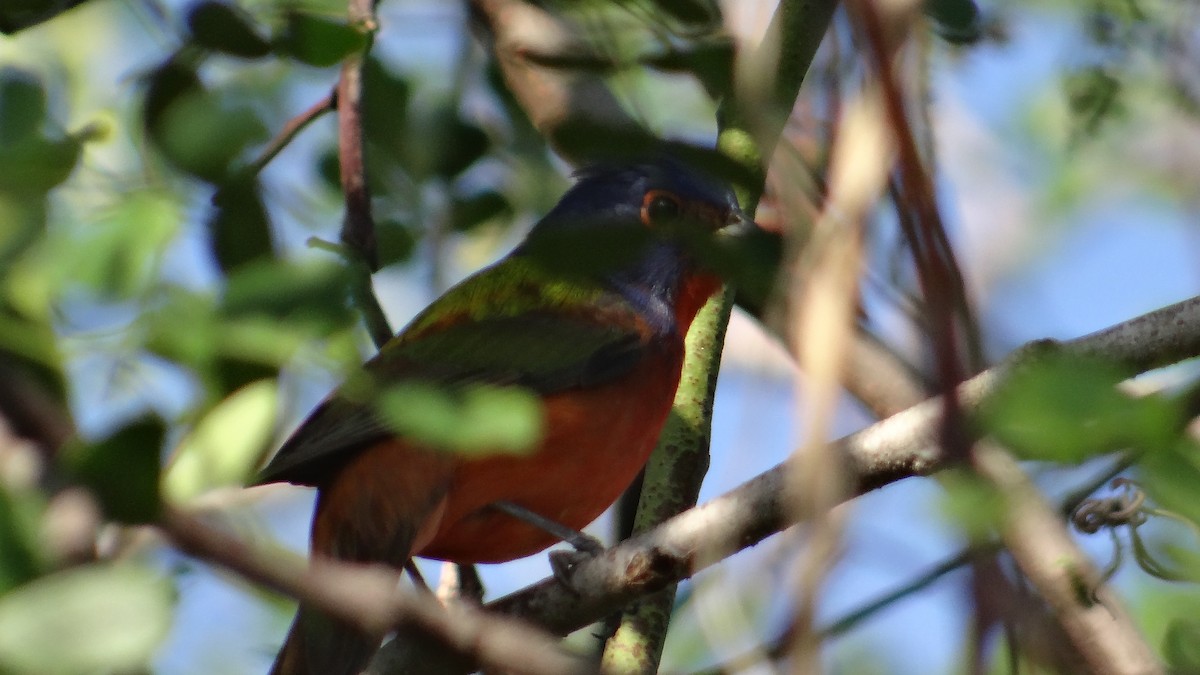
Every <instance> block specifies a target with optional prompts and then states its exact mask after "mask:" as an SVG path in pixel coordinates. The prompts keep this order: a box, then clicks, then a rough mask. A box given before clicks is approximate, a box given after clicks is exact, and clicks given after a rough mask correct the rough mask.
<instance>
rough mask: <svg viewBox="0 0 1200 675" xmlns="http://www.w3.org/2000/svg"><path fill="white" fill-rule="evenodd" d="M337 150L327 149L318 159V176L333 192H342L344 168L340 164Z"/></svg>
mask: <svg viewBox="0 0 1200 675" xmlns="http://www.w3.org/2000/svg"><path fill="white" fill-rule="evenodd" d="M339 161H340V160H339V159H338V153H337V148H335V147H334V148H327V149H326V150H324V151H322V152H321V153H320V155H319V156H318V157H317V175H319V176H320V177H321V180H322V181H324V182H325V185H326V186H327V187H329V188H330V189H331V190H336V191H338V192H341V190H342V167H341V165H340V164H339Z"/></svg>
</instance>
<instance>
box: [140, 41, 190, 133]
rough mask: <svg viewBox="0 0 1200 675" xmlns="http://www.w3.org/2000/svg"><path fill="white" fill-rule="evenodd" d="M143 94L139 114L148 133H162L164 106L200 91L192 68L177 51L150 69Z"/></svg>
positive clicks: (166, 107) (165, 109)
mask: <svg viewBox="0 0 1200 675" xmlns="http://www.w3.org/2000/svg"><path fill="white" fill-rule="evenodd" d="M148 79H149V83H148V85H147V87H146V98H145V100H144V101H143V102H142V118H143V120H144V122H145V125H146V130H147V131H148V132H150V134H151V136H152V137H156V136H158V135H160V134H161V133H162V129H161V125H162V120H163V116H164V115H165V114H166V112H167V110H168V109H169V108H170V107H171V106H172V105H174V104H175V103H176V102H177V101H179V100H180V99H182V98H184V97H186V96H190V95H193V94H197V93H201V92H203V91H204V86H203V85H202V84H201V83H200V77H199V76H198V75H196V70H195V68H194V67H193V66H192V65H190V64H188V63H186V62H185V60H184V59H183V58H181V57H180V56H179V55H176V56H173V57H171V58H170V59H168V60H167V61H166V62H165V63H163V64H162V65H161V66H159V67H158V68H156V69H154V72H152V73H150V76H149V78H148Z"/></svg>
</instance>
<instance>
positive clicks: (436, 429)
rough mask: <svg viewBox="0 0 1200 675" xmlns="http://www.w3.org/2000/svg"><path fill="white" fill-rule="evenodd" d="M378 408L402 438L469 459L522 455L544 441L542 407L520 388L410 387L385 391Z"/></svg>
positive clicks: (538, 401) (417, 384)
mask: <svg viewBox="0 0 1200 675" xmlns="http://www.w3.org/2000/svg"><path fill="white" fill-rule="evenodd" d="M377 405H378V407H379V410H380V413H381V415H382V416H383V419H384V420H385V421H386V422H387V423H388V424H389V425H391V426H392V428H393V429H395V430H396V431H397V433H400V434H403V435H404V436H406V437H408V438H413V439H416V440H419V441H422V442H424V443H428V444H430V445H433V446H437V447H442V448H445V449H447V450H451V451H454V452H461V453H464V454H491V453H516V454H520V453H524V452H529V451H530V450H532V449H533V446H534V445H535V444H536V443H537V442H538V441H539V440H541V437H542V406H541V401H540V400H539V399H538V397H537V396H536V395H535V394H534V393H533V392H530V391H527V390H525V389H521V388H518V387H494V386H485V385H476V386H471V387H466V388H464V389H462V390H460V391H450V390H447V389H445V388H442V387H437V386H434V385H429V384H419V383H404V384H400V385H397V386H394V387H391V388H389V389H387V390H386V391H384V392H383V393H382V394H381V395H380V397H379V400H378V403H377Z"/></svg>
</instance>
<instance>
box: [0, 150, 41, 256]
mask: <svg viewBox="0 0 1200 675" xmlns="http://www.w3.org/2000/svg"><path fill="white" fill-rule="evenodd" d="M2 161H3V160H0V162H2ZM45 226H46V197H45V195H27V194H21V193H9V192H5V191H3V190H0V269H6V268H8V267H9V265H11V264H12V263H13V261H14V260H15V259H16V258H17V257H18V256H20V255H21V254H23V253H24V252H25V251H26V250H28V248H29V246H30V245H31V244H33V243H34V242H36V241H37V240H38V237H39V236H40V235H41V233H42V230H43V229H44V228H45Z"/></svg>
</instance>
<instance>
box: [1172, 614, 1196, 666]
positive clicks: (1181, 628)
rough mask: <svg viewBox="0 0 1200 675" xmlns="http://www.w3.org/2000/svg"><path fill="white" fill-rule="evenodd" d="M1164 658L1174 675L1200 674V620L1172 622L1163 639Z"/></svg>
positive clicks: (1177, 620)
mask: <svg viewBox="0 0 1200 675" xmlns="http://www.w3.org/2000/svg"><path fill="white" fill-rule="evenodd" d="M1163 656H1164V657H1165V658H1166V661H1167V666H1168V668H1169V669H1170V672H1172V673H1200V620H1197V619H1176V620H1175V621H1173V622H1171V624H1170V625H1169V626H1167V633H1166V636H1164V637H1163Z"/></svg>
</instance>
